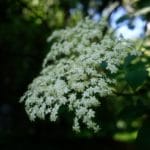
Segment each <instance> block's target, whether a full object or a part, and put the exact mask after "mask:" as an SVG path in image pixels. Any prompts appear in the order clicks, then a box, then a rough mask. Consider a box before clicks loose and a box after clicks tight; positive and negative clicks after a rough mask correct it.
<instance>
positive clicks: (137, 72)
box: [125, 63, 148, 89]
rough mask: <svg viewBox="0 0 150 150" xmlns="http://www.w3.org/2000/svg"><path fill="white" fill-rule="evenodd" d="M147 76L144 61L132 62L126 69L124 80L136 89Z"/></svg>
mask: <svg viewBox="0 0 150 150" xmlns="http://www.w3.org/2000/svg"><path fill="white" fill-rule="evenodd" d="M147 77H148V72H147V71H146V68H145V64H144V63H137V64H133V65H131V66H130V67H128V68H127V69H126V74H125V78H126V81H127V82H128V84H129V85H130V86H131V87H132V88H133V89H137V88H138V87H139V86H141V85H142V84H143V83H144V81H145V80H146V78H147Z"/></svg>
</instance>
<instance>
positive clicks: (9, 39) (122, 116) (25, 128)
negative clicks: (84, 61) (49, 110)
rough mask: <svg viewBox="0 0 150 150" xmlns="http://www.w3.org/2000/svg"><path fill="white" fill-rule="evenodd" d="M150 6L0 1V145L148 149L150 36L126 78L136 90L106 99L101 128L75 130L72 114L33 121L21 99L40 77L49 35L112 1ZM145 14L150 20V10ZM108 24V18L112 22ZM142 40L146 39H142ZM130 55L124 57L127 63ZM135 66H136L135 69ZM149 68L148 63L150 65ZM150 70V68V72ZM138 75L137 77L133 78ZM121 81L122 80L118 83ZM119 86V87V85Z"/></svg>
mask: <svg viewBox="0 0 150 150" xmlns="http://www.w3.org/2000/svg"><path fill="white" fill-rule="evenodd" d="M114 2H118V4H120V5H124V6H126V7H133V8H134V9H133V12H136V11H140V10H143V9H144V8H145V7H148V6H150V1H149V0H130V1H129V0H118V1H117V0H13V1H12V0H1V1H0V66H1V67H0V69H1V71H0V79H1V82H0V149H1V150H3V149H10V148H12V147H14V148H15V149H27V148H34V149H41V148H42V149H62V148H65V149H104V150H105V149H106V150H132V149H133V150H134V149H135V150H136V149H143V150H146V149H147V150H149V149H150V91H149V89H150V82H149V81H150V80H149V77H150V75H147V72H146V71H145V67H147V65H148V64H150V63H149V62H150V52H149V50H150V40H149V36H147V37H146V38H145V39H144V42H143V43H144V44H143V46H142V47H141V48H140V49H141V50H142V49H144V50H143V51H144V54H145V55H143V57H142V59H143V60H144V61H143V62H144V63H140V64H137V63H136V64H135V66H134V65H130V67H128V68H129V69H128V70H127V72H126V74H127V78H128V79H127V80H128V81H129V83H130V84H131V86H132V85H133V88H135V91H134V92H133V93H130V94H126V93H125V94H122V93H120V95H118V97H117V98H116V97H111V98H107V99H109V100H107V99H106V100H105V99H104V100H103V101H102V106H101V109H100V110H98V119H99V120H100V123H101V128H102V129H101V131H100V133H98V134H96V135H95V134H93V133H91V132H89V131H87V130H85V131H82V132H81V133H80V134H78V135H77V134H75V133H74V132H73V131H72V129H71V126H72V125H71V121H70V119H71V118H69V116H67V114H65V111H64V113H62V114H61V117H60V118H61V119H59V120H58V121H57V122H56V123H50V122H49V121H41V120H38V121H36V122H30V121H29V119H28V117H27V115H26V113H25V110H24V106H23V105H22V104H20V103H19V99H20V97H21V96H22V95H23V93H24V92H25V91H26V89H27V86H28V84H29V83H31V82H32V80H33V78H34V77H36V76H37V75H38V73H39V72H40V70H41V64H42V61H43V59H44V57H45V56H46V54H47V52H48V51H49V47H50V44H49V43H47V42H46V40H47V38H48V36H49V35H50V34H51V33H52V32H53V31H54V30H56V29H62V28H65V27H66V26H74V25H75V24H76V23H77V22H78V21H79V20H80V19H82V18H83V17H84V16H87V15H88V10H89V8H92V9H94V10H96V12H98V13H99V14H101V13H102V11H103V10H104V9H105V8H106V7H107V6H108V5H109V4H111V3H114ZM144 17H145V19H146V20H147V21H150V13H145V14H144ZM108 22H109V21H108ZM139 41H143V39H140V40H139ZM131 59H132V58H128V60H126V62H127V65H129V63H130V61H131ZM135 68H136V69H135ZM149 68H150V67H149ZM149 72H150V71H149ZM135 77H137V78H135ZM120 82H122V81H120ZM118 88H119V86H118Z"/></svg>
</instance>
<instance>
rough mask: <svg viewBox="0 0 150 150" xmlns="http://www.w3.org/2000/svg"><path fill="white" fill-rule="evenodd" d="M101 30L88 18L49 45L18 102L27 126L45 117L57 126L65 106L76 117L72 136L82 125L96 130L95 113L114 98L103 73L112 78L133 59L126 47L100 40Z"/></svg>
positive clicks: (56, 35) (112, 81)
mask: <svg viewBox="0 0 150 150" xmlns="http://www.w3.org/2000/svg"><path fill="white" fill-rule="evenodd" d="M105 26H106V24H105V21H101V22H100V23H96V22H93V21H92V20H90V19H88V18H86V19H85V20H83V21H81V22H79V23H78V24H77V25H76V26H75V27H74V28H67V29H65V30H61V31H56V32H54V33H53V34H52V36H51V37H50V38H49V39H48V40H49V41H50V42H54V44H53V45H52V46H51V50H50V52H49V53H48V55H47V57H46V58H45V60H44V63H43V69H42V71H41V73H40V75H39V76H38V77H37V78H36V79H34V81H33V82H32V84H31V85H30V86H29V89H28V91H27V92H26V93H25V94H24V96H23V97H22V99H21V101H25V108H26V111H27V113H28V115H29V117H30V119H31V120H35V118H37V117H38V118H41V119H45V117H46V116H49V118H50V120H51V121H56V119H57V117H58V111H59V109H60V107H61V106H63V105H65V106H66V107H67V108H68V109H69V111H73V112H74V124H73V129H74V130H75V131H80V124H81V123H82V124H85V125H86V126H87V128H89V129H93V130H94V131H95V132H96V131H98V130H99V125H98V124H97V123H96V122H95V120H94V119H95V111H94V108H95V107H97V106H99V105H100V99H101V98H103V97H105V96H107V95H110V94H112V90H113V85H114V84H115V83H116V81H115V79H112V78H110V77H109V76H108V75H107V73H109V74H113V73H116V72H117V71H118V67H119V66H120V65H121V64H122V63H123V60H124V59H125V57H126V56H127V55H128V54H129V53H131V52H132V54H136V53H135V52H134V53H133V50H131V47H130V46H131V45H130V43H127V42H126V41H121V40H120V41H117V40H116V39H113V38H111V36H110V35H103V31H104V28H105ZM102 64H105V67H103V66H102Z"/></svg>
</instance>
